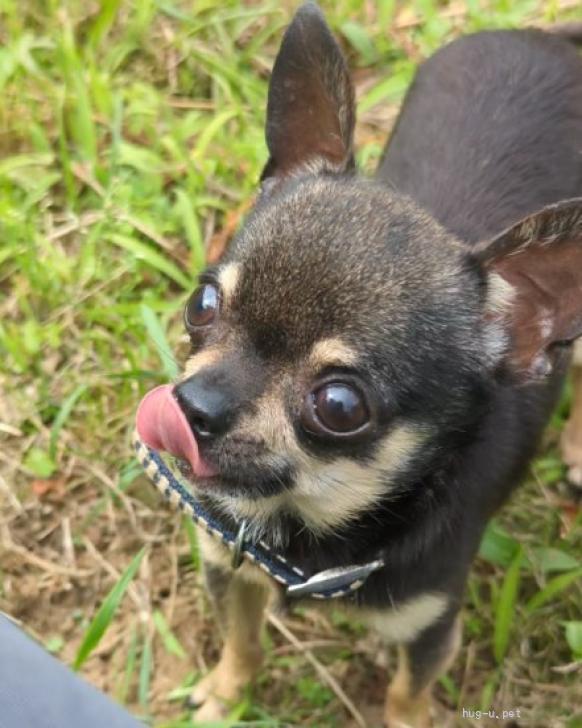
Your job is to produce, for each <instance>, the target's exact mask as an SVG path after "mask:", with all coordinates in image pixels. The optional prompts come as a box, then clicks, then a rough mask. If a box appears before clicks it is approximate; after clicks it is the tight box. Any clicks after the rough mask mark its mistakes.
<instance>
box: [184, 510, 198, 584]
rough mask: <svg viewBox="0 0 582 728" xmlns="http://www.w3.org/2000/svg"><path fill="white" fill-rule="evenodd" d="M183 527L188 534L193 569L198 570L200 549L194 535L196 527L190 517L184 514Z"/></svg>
mask: <svg viewBox="0 0 582 728" xmlns="http://www.w3.org/2000/svg"><path fill="white" fill-rule="evenodd" d="M184 528H185V529H186V535H187V536H188V543H189V545H190V560H191V561H192V566H193V567H194V570H195V571H199V570H200V550H199V548H198V537H197V535H196V527H195V526H194V524H193V523H192V519H191V518H189V517H188V516H184Z"/></svg>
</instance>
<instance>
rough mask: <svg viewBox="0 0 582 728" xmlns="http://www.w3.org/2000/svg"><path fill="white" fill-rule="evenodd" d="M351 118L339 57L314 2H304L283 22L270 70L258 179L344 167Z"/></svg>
mask: <svg viewBox="0 0 582 728" xmlns="http://www.w3.org/2000/svg"><path fill="white" fill-rule="evenodd" d="M354 121H355V108H354V92H353V88H352V83H351V80H350V76H349V73H348V69H347V66H346V62H345V60H344V57H343V56H342V53H341V50H340V49H339V47H338V45H337V43H336V42H335V40H334V38H333V36H332V34H331V31H330V29H329V27H328V26H327V24H326V22H325V19H324V17H323V15H322V13H321V11H320V10H319V8H318V7H317V5H315V4H314V3H311V2H309V3H305V5H302V6H301V7H300V8H299V10H298V11H297V13H296V14H295V17H294V18H293V21H292V23H291V25H290V26H289V27H288V28H287V31H286V33H285V36H284V38H283V42H282V44H281V48H280V50H279V55H278V56H277V59H276V61H275V65H274V67H273V73H272V75H271V81H270V84H269V99H268V103H267V128H266V137H267V146H268V148H269V152H270V158H269V161H268V162H267V166H266V167H265V170H264V172H263V175H262V179H263V180H264V179H267V178H273V177H287V176H289V175H292V174H294V173H296V172H300V171H313V172H316V173H317V172H320V171H332V172H344V171H346V170H347V169H350V168H351V167H353V156H352V138H353V132H354Z"/></svg>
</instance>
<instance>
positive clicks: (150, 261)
mask: <svg viewBox="0 0 582 728" xmlns="http://www.w3.org/2000/svg"><path fill="white" fill-rule="evenodd" d="M109 240H110V241H111V242H112V243H113V244H114V245H117V246H118V247H119V248H123V249H124V250H127V251H128V252H129V253H131V254H132V255H133V256H134V257H135V258H136V259H137V260H141V261H143V262H144V263H145V264H146V265H149V266H150V267H152V268H155V269H156V270H157V271H159V272H160V273H163V274H164V275H166V276H168V278H171V279H172V280H173V281H175V282H176V283H177V284H178V285H180V286H181V287H182V288H184V289H185V290H189V289H190V288H192V281H191V280H190V279H189V278H188V276H187V275H186V274H185V273H183V272H182V271H181V270H180V269H179V268H178V266H177V265H175V264H174V263H171V262H170V261H169V260H167V259H166V258H164V256H163V255H161V253H158V252H157V251H156V250H154V249H153V248H151V247H150V246H149V245H146V244H145V243H142V242H141V241H140V240H137V239H136V238H132V237H129V235H121V234H119V233H113V234H112V235H110V236H109Z"/></svg>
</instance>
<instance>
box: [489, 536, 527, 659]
mask: <svg viewBox="0 0 582 728" xmlns="http://www.w3.org/2000/svg"><path fill="white" fill-rule="evenodd" d="M522 562H523V549H522V547H521V546H520V547H519V549H518V552H517V554H516V555H515V557H514V559H513V561H512V562H511V564H510V566H509V568H508V569H507V572H506V574H505V578H504V580H503V584H502V586H501V591H500V592H499V598H498V600H497V607H496V610H495V625H494V630H493V654H494V655H495V659H496V661H497V663H498V664H501V663H502V662H503V658H504V657H505V654H506V652H507V647H508V645H509V636H510V634H511V625H512V623H513V617H514V614H515V602H516V599H517V593H518V591H519V582H520V569H521V565H522Z"/></svg>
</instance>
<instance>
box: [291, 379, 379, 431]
mask: <svg viewBox="0 0 582 728" xmlns="http://www.w3.org/2000/svg"><path fill="white" fill-rule="evenodd" d="M369 419H370V413H369V411H368V407H367V405H366V401H365V399H364V397H363V395H362V394H361V393H360V392H359V391H358V390H357V389H356V388H355V387H353V386H351V385H350V384H346V383H344V382H329V383H327V384H325V385H323V386H322V387H319V389H316V390H315V391H314V392H311V393H310V394H309V395H308V396H307V400H306V402H305V407H304V409H303V416H302V420H303V424H304V426H305V427H306V428H307V429H308V430H310V431H312V432H315V433H319V434H326V433H330V434H340V435H346V434H350V433H353V432H357V431H359V430H361V428H363V427H364V426H365V425H366V424H367V423H368V421H369Z"/></svg>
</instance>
